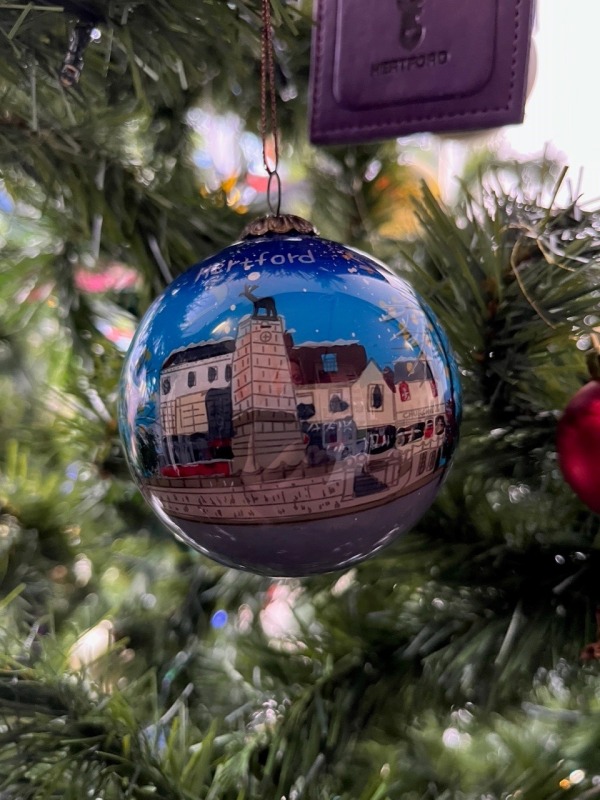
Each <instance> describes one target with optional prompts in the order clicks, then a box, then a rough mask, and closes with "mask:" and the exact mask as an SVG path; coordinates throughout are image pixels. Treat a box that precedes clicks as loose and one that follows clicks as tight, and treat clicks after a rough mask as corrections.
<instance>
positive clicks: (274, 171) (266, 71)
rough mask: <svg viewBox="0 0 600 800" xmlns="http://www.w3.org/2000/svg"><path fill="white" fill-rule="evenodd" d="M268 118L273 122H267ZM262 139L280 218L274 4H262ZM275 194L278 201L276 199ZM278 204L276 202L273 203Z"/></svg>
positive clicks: (274, 211) (275, 211) (270, 193)
mask: <svg viewBox="0 0 600 800" xmlns="http://www.w3.org/2000/svg"><path fill="white" fill-rule="evenodd" d="M267 115H268V116H269V119H268V120H267ZM269 127H270V129H271V130H270V134H271V137H272V139H273V157H272V158H271V159H270V158H269V157H268V156H267V138H268V136H269V130H268V128H269ZM260 137H261V139H262V151H263V163H264V165H265V169H266V171H267V174H268V176H269V181H268V183H267V205H268V206H269V210H270V211H271V213H272V214H274V215H275V216H276V217H278V216H279V214H280V211H281V178H280V177H279V172H278V168H279V129H278V127H277V94H276V89H275V57H274V53H273V27H272V24H271V0H262V33H261V52H260ZM273 194H274V195H275V197H273ZM274 200H275V202H273V201H274Z"/></svg>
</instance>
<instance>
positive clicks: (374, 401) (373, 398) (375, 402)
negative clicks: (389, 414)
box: [369, 383, 383, 411]
mask: <svg viewBox="0 0 600 800" xmlns="http://www.w3.org/2000/svg"><path fill="white" fill-rule="evenodd" d="M369 410H370V411H383V389H382V387H381V384H379V383H372V384H370V385H369Z"/></svg>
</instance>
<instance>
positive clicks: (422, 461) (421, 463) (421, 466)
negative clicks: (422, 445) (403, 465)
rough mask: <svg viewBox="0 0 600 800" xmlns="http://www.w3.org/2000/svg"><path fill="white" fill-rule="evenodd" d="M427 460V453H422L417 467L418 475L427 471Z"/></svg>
mask: <svg viewBox="0 0 600 800" xmlns="http://www.w3.org/2000/svg"><path fill="white" fill-rule="evenodd" d="M426 462H427V453H421V455H420V456H419V466H418V467H417V475H422V474H423V473H424V472H425V464H426Z"/></svg>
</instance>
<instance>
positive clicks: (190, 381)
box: [188, 372, 196, 388]
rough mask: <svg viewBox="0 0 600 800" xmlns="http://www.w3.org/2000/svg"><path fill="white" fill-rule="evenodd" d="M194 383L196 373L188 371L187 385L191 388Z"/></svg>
mask: <svg viewBox="0 0 600 800" xmlns="http://www.w3.org/2000/svg"><path fill="white" fill-rule="evenodd" d="M195 385H196V373H195V372H188V386H189V387H190V388H191V387H192V386H195Z"/></svg>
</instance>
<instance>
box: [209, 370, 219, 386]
mask: <svg viewBox="0 0 600 800" xmlns="http://www.w3.org/2000/svg"><path fill="white" fill-rule="evenodd" d="M218 375H219V372H218V370H217V368H216V367H209V368H208V382H209V383H214V382H215V381H216V380H217V377H218Z"/></svg>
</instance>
